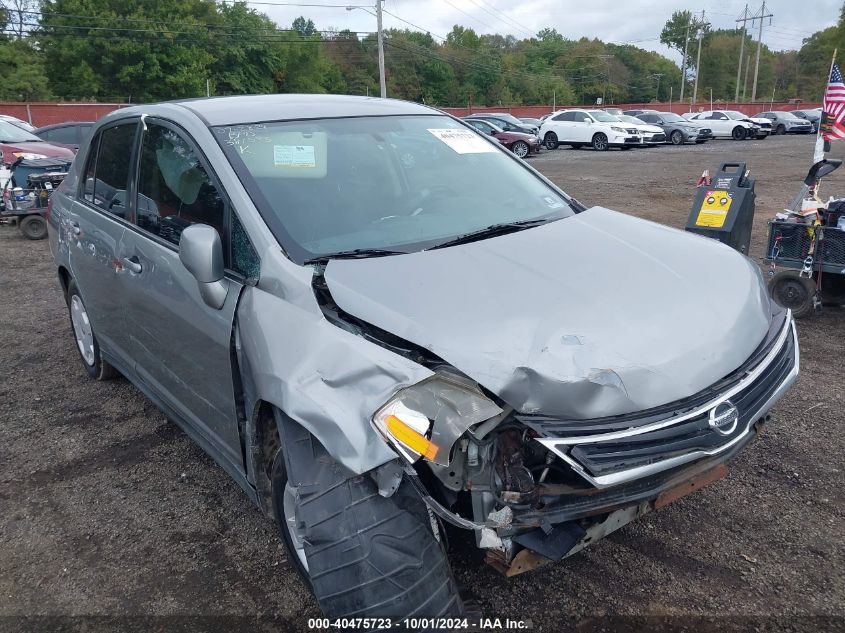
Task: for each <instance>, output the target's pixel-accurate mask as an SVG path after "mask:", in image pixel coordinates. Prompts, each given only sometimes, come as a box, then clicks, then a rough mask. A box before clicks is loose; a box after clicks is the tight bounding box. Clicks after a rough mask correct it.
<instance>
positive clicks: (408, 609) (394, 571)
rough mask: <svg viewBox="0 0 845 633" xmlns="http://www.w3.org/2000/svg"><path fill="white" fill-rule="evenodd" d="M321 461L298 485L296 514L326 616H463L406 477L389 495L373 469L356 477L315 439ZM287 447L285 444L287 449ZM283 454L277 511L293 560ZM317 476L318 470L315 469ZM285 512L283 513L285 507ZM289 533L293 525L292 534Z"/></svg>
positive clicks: (437, 543) (424, 511)
mask: <svg viewBox="0 0 845 633" xmlns="http://www.w3.org/2000/svg"><path fill="white" fill-rule="evenodd" d="M311 442H312V449H311V450H312V451H313V453H314V458H313V460H312V461H311V462H310V463H311V464H312V465H313V466H309V468H312V467H313V468H314V469H315V470H314V472H313V473H309V477H308V478H307V479H308V481H311V482H316V483H309V484H307V485H306V484H303V485H302V486H301V487H300V488H299V498H298V499H296V502H295V504H296V505H295V508H296V509H295V517H296V521H297V522H298V525H299V528H300V529H301V535H302V542H303V544H304V550H305V559H306V562H307V571H306V570H305V569H304V567H305V566H304V565H300V566H299V567H298V569H299V571H300V573H305V574H307V577H308V579H309V584H310V586H311V589H312V590H313V592H314V595H315V596H316V598H317V601H318V602H319V603H320V609H321V610H322V611H323V613H324V614H325V615H326V616H327V617H391V618H405V617H410V616H426V617H430V616H447V617H448V616H451V617H456V616H462V615H463V614H464V606H463V602H462V601H461V598H460V595H459V593H458V587H457V584H456V583H455V578H454V576H453V575H452V570H451V568H450V566H449V561H448V559H447V558H446V553H445V551H444V548H443V544H442V541H441V538H442V537H441V535H440V533H439V531H438V533H437V536H436V537H435V532H434V530H439V528H438V527H437V522H436V521H434V520H432V519H431V517H430V515H429V512H428V508H427V507H426V506H425V503H424V502H423V501H422V499H420V497H419V495H418V494H417V492H416V491H415V489H414V488H413V486H412V485H411V484H410V483H409V482H408V481H406V480H404V479H403V481H402V483H401V484H400V486H399V488H398V489H397V490H396V492H394V493H393V495H392V496H390V497H382V496H381V495H380V494H379V492H378V487H377V485H376V483H375V481H373V478H372V477H370V476H369V475H368V474H365V475H359V476H350V473H349V472H348V471H346V470H345V469H343V468H341V467H340V466H339V465H338V464H337V463H336V462H335V461H334V460H333V459H332V458H331V457H330V456H329V455H328V454H327V453H326V451H325V449H324V448H323V447H322V445H320V444H319V442H317V441H316V440H315V439H314V438H311ZM280 453H281V451H280ZM283 461H284V460H283V459H279V458H277V459H276V466H275V467H274V473H273V506H274V513H276V516H277V518H280V519H281V520H280V521H279V527H280V528H281V530H282V537H283V539H284V540H285V545H286V546H287V548H288V550H289V552H290V553H291V558H293V559H294V564H295V565H296V564H298V563H297V554H296V548H295V546H293V545H292V542H293V540H294V538H293V537H291V535H290V533H289V530H288V529H287V527H286V523H287V522H286V521H285V517H284V516H281V517H279V515H280V512H279V509H281V508H283V498H282V495H283V492H284V484H283V482H284V483H286V482H287V476H286V474H285V473H284V464H283V463H282V462H283ZM312 475H313V476H312ZM281 514H282V515H283V513H281ZM286 532H288V533H287V534H286Z"/></svg>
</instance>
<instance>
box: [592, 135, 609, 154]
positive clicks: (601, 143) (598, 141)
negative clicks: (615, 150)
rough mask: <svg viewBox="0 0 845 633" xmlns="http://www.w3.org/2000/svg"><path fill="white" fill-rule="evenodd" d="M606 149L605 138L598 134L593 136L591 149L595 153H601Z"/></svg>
mask: <svg viewBox="0 0 845 633" xmlns="http://www.w3.org/2000/svg"><path fill="white" fill-rule="evenodd" d="M607 148H608V143H607V136H606V135H604V134H602V133H601V132H599V133H598V134H596V135H595V136H593V149H594V150H596V151H597V152H603V151H605V150H606V149H607Z"/></svg>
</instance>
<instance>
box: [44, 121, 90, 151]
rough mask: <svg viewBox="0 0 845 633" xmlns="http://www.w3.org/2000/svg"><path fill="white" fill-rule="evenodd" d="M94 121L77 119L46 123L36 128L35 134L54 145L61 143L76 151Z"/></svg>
mask: <svg viewBox="0 0 845 633" xmlns="http://www.w3.org/2000/svg"><path fill="white" fill-rule="evenodd" d="M93 125H94V122H93V121H75V122H69V123H56V124H54V125H45V126H44V127H40V128H38V129H37V130H35V132H34V134H35V135H36V136H37V137H38V138H41V139H44V140H45V141H48V142H50V143H52V144H53V145H61V146H62V147H67V148H68V149H70V150H73V151H74V152H76V151H77V150H78V149H79V146H80V145H81V144H82V143H84V142H85V139H87V138H88V135H89V134H90V133H91V126H93Z"/></svg>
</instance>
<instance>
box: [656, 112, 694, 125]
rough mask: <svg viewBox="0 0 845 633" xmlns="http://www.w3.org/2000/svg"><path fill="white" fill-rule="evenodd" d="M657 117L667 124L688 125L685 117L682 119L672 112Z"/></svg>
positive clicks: (661, 113) (658, 114)
mask: <svg viewBox="0 0 845 633" xmlns="http://www.w3.org/2000/svg"><path fill="white" fill-rule="evenodd" d="M657 116H659V117H660V118H661V119H663V120H664V121H665V122H666V123H686V122H687V120H686V119H685V118H684V117H682V116H680V115H678V114H673V113H671V112H658V113H657Z"/></svg>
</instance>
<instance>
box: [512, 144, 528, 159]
mask: <svg viewBox="0 0 845 633" xmlns="http://www.w3.org/2000/svg"><path fill="white" fill-rule="evenodd" d="M511 151H512V152H513V153H514V154H516V155H517V156H518V157H519V158H525V157H526V156H528V143H526V142H525V141H517V142H516V143H514V144H513V147H511Z"/></svg>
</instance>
